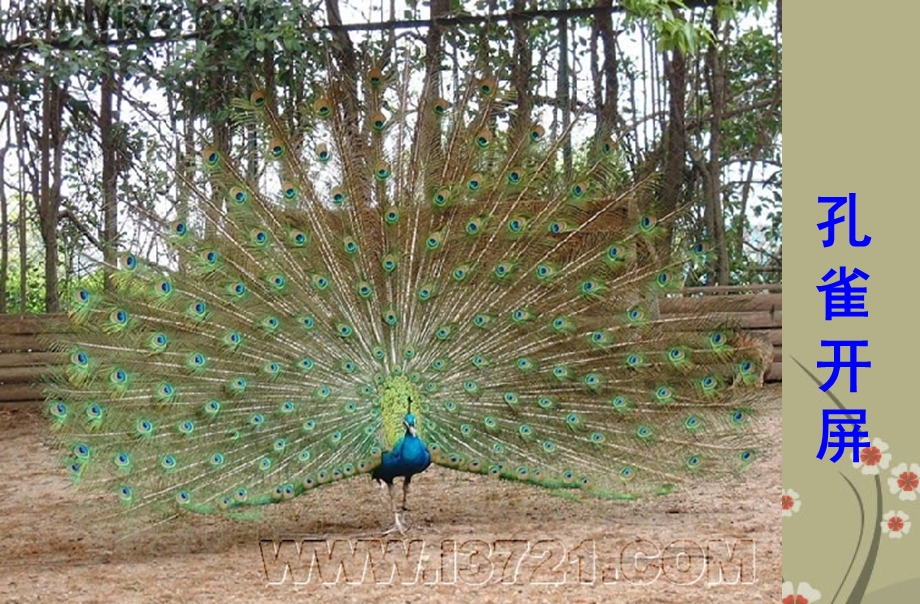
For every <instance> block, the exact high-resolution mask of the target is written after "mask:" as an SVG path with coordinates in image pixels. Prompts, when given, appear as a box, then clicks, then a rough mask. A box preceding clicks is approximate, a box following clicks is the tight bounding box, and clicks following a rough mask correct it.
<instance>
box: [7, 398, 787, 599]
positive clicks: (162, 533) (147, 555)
mask: <svg viewBox="0 0 920 604" xmlns="http://www.w3.org/2000/svg"><path fill="white" fill-rule="evenodd" d="M768 388H769V390H770V402H769V404H768V406H767V407H766V408H765V409H764V413H765V414H767V415H768V416H769V417H768V420H769V421H767V422H765V428H764V429H765V433H764V437H765V438H766V442H768V443H769V447H770V449H769V450H768V451H766V453H765V455H764V457H763V458H762V459H761V461H760V463H758V464H756V465H755V466H753V467H752V468H751V469H750V470H749V471H748V472H747V473H746V474H745V482H743V483H739V484H733V485H729V486H724V485H722V486H718V485H700V486H699V487H698V488H695V489H691V490H688V491H687V492H682V493H680V494H675V495H669V496H666V497H658V498H651V499H646V500H642V501H639V502H630V503H620V502H607V501H596V502H594V501H592V502H588V503H580V502H575V501H570V500H567V499H563V498H560V497H558V496H554V495H552V494H550V493H548V492H546V491H543V490H540V489H536V488H533V487H527V486H523V485H518V484H512V483H508V482H504V481H495V480H490V479H488V478H485V477H480V476H470V475H466V474H460V473H457V472H452V471H449V470H444V469H441V468H434V467H433V468H432V469H430V470H429V471H428V472H426V473H425V474H424V475H422V476H420V477H418V478H417V481H415V482H413V492H412V500H414V505H411V506H410V507H412V512H410V513H409V518H408V520H409V522H410V523H411V525H412V528H411V530H410V531H409V532H408V533H407V534H406V535H405V536H404V537H401V538H398V536H396V537H394V536H392V535H390V536H386V537H382V536H381V532H382V529H384V528H386V527H387V526H389V523H390V522H391V521H392V519H391V518H390V517H389V514H388V513H386V508H385V507H384V499H383V497H382V495H381V493H380V492H379V490H378V489H377V488H375V487H374V486H373V483H372V482H371V481H370V479H364V478H358V479H355V480H350V481H345V482H342V483H338V484H334V485H331V486H329V487H326V488H321V489H316V490H314V491H311V492H309V493H307V494H306V495H304V496H302V497H299V498H297V499H294V500H293V501H291V502H288V503H284V504H281V505H276V506H267V507H266V509H265V510H264V515H263V517H262V518H261V519H256V520H253V521H249V522H238V521H234V520H228V519H225V518H213V517H202V516H188V517H182V518H179V519H177V520H174V521H172V522H170V523H166V524H160V525H157V526H151V527H146V528H145V530H142V531H140V532H137V531H136V530H134V529H136V528H137V527H136V526H133V527H132V525H130V524H128V523H126V522H125V521H124V520H122V519H120V518H118V519H112V520H110V521H107V522H99V521H94V520H92V517H93V516H94V515H96V514H97V513H98V512H99V510H102V509H108V508H103V506H102V505H101V501H100V498H99V497H97V496H94V495H89V494H87V493H85V492H78V491H75V490H73V489H71V488H69V486H68V485H69V479H68V478H67V476H66V475H65V473H64V471H63V470H61V469H59V468H58V466H57V465H56V456H55V454H54V453H53V452H52V451H51V450H49V449H48V448H47V447H46V446H45V445H44V444H43V440H44V439H45V438H46V435H47V432H46V431H45V423H44V421H43V419H42V417H41V415H40V413H39V410H38V409H37V408H36V407H27V406H0V535H2V543H0V601H3V602H64V601H68V602H173V601H176V600H177V599H180V598H181V599H182V600H183V601H190V602H224V603H231V602H247V603H248V602H261V601H286V602H291V601H313V600H327V599H335V600H338V601H340V602H360V601H371V600H372V601H374V602H390V601H393V602H518V601H520V602H528V603H529V604H536V603H538V602H557V601H569V602H600V601H607V602H655V603H670V602H707V603H708V604H717V603H722V602H732V603H737V602H759V601H765V602H778V601H779V600H780V576H781V570H782V569H781V562H782V556H781V551H782V537H781V517H780V506H779V500H780V491H781V486H780V481H781V467H780V466H781V464H780V447H781V444H782V442H781V438H782V435H781V431H780V430H781V417H782V416H781V390H780V388H779V387H778V386H769V387H768ZM412 500H410V504H412V503H413V501H412ZM375 539H379V541H375ZM284 540H288V541H284ZM336 540H341V541H340V542H339V543H337V544H336V543H335V541H336ZM403 540H404V541H403ZM276 547H277V551H278V556H277V557H276V556H275V554H274V552H275V551H276ZM343 547H344V548H346V549H343ZM350 547H354V548H355V549H354V550H351V549H348V548H350ZM329 548H332V552H331V554H330V553H329ZM403 548H408V550H406V549H403ZM732 548H734V549H733V550H732ZM298 551H300V554H299V555H298ZM732 551H734V557H732V556H731V553H732ZM314 552H318V553H317V554H316V555H315V556H314ZM352 552H354V553H353V555H352ZM343 553H344V554H345V555H344V556H343V555H342V554H343ZM342 559H344V563H343V561H342ZM285 562H288V563H289V572H288V573H287V574H285V573H284V571H285ZM340 565H341V567H342V569H343V570H342V571H341V572H338V570H339V569H338V567H339V566H340ZM394 568H395V569H396V572H398V573H399V574H398V575H397V574H396V572H394V570H393V569H394ZM311 569H312V572H311ZM720 570H721V573H720ZM282 579H283V581H282Z"/></svg>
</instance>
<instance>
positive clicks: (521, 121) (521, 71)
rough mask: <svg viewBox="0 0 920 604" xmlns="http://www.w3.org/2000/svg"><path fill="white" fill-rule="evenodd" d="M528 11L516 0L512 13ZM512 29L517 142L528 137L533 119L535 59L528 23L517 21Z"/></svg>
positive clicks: (514, 136) (512, 137)
mask: <svg viewBox="0 0 920 604" xmlns="http://www.w3.org/2000/svg"><path fill="white" fill-rule="evenodd" d="M526 9H527V2H526V0H514V5H513V6H512V9H511V11H512V12H513V13H519V12H523V11H524V10H526ZM511 28H512V30H513V31H514V58H515V61H514V65H512V67H511V82H512V85H513V86H514V90H515V93H516V94H517V111H516V112H512V113H511V122H510V128H511V132H510V140H511V141H517V140H520V137H522V136H526V130H527V128H528V126H529V125H530V123H531V120H532V119H533V116H532V115H531V110H532V107H533V101H532V99H531V88H530V76H531V70H532V69H533V66H532V64H533V57H532V55H531V48H530V47H531V45H530V38H529V36H528V35H527V25H526V23H525V22H524V21H523V20H521V19H515V20H512V21H511Z"/></svg>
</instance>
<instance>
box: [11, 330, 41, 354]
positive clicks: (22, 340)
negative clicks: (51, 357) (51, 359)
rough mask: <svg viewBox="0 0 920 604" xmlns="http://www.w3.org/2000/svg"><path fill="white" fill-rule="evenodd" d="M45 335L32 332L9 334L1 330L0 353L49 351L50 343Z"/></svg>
mask: <svg viewBox="0 0 920 604" xmlns="http://www.w3.org/2000/svg"><path fill="white" fill-rule="evenodd" d="M44 337H45V336H39V335H32V334H13V335H7V334H5V333H3V332H2V331H0V353H6V352H17V351H19V352H26V351H29V350H33V351H36V352H47V351H48V343H47V342H46V341H44V340H43V338H44Z"/></svg>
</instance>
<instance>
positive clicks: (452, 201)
mask: <svg viewBox="0 0 920 604" xmlns="http://www.w3.org/2000/svg"><path fill="white" fill-rule="evenodd" d="M397 80H399V82H397ZM408 81H410V78H407V77H397V76H394V75H392V74H385V73H384V72H383V70H381V69H379V68H377V67H375V68H373V69H371V70H370V71H369V72H368V73H367V74H365V75H364V77H362V78H360V81H358V82H354V83H353V84H355V85H356V86H358V87H359V88H360V90H361V99H362V102H363V107H362V110H363V111H364V115H365V116H366V121H364V122H363V123H359V124H355V123H353V121H350V120H349V118H348V116H349V111H348V110H347V109H348V108H347V107H345V106H344V105H345V103H344V101H343V100H342V96H343V93H342V92H341V91H342V90H343V89H344V88H345V87H343V86H342V85H341V82H340V81H333V82H331V83H330V85H329V86H328V88H327V89H326V90H324V91H321V92H320V93H318V94H316V95H315V98H314V99H313V100H312V102H311V103H310V104H309V105H308V106H307V107H305V108H303V112H302V115H299V116H296V117H297V120H298V121H299V122H300V123H304V124H307V126H305V127H303V128H300V129H298V130H294V131H292V130H290V128H289V127H288V126H286V124H289V123H292V121H294V120H292V119H291V118H292V116H284V115H279V114H278V113H277V112H276V110H275V109H274V107H275V102H274V99H272V97H271V93H270V92H268V91H257V92H254V93H253V94H252V95H251V96H250V98H248V99H243V100H239V101H236V102H235V103H234V105H233V108H232V109H233V111H232V114H233V117H234V119H235V120H236V121H237V123H238V124H239V125H240V126H241V127H245V128H253V129H255V130H257V131H258V133H259V134H258V138H259V141H260V145H259V148H258V150H257V151H254V152H253V153H255V154H256V155H257V158H256V159H257V160H258V161H257V162H252V161H250V160H252V158H251V157H248V158H234V157H231V156H229V155H228V154H227V153H226V152H225V151H221V150H219V149H218V148H217V147H214V146H205V147H204V148H203V151H202V154H201V159H200V164H201V166H200V167H201V170H202V172H203V173H204V174H205V175H206V176H207V179H208V181H209V182H210V187H209V188H202V187H196V186H194V185H193V183H191V182H189V183H187V185H188V186H187V187H186V188H187V189H188V190H189V191H191V192H192V193H191V194H192V195H193V197H194V199H190V200H189V201H192V202H194V204H192V205H193V206H195V207H197V208H199V209H200V211H199V212H197V213H193V215H191V216H190V217H188V218H181V219H179V220H176V221H174V222H171V223H169V224H164V225H163V229H162V233H161V234H160V236H161V237H162V239H163V240H164V241H167V242H168V243H169V245H170V246H171V249H172V250H173V252H174V257H173V259H174V263H173V266H171V267H161V266H154V265H152V264H150V263H148V262H146V261H145V260H144V258H143V257H141V256H140V255H139V254H134V253H127V254H125V255H124V256H123V257H122V258H121V260H120V264H119V266H118V267H117V269H116V270H115V272H114V274H113V279H112V282H113V284H114V286H113V288H112V290H111V291H108V292H105V293H102V292H91V291H80V292H78V294H77V296H76V299H75V300H74V301H73V310H72V312H71V319H72V322H73V324H74V327H75V329H74V331H73V333H71V334H66V335H65V336H62V339H61V340H60V341H58V342H57V346H58V347H59V349H61V350H65V351H66V352H67V353H68V356H69V363H68V364H67V366H66V367H65V368H64V369H62V370H61V371H59V372H57V373H55V375H54V376H53V377H52V379H51V381H50V383H49V385H48V413H49V415H50V417H51V420H52V424H53V426H54V428H55V430H56V436H57V441H58V443H59V444H60V445H61V447H62V449H63V450H64V456H65V458H66V459H65V463H66V466H67V467H68V468H69V471H70V473H71V475H72V476H73V478H74V480H75V481H76V482H77V483H79V484H84V485H88V486H92V487H98V488H102V489H104V490H105V491H107V492H108V493H110V494H111V495H112V496H113V497H114V498H117V499H119V500H120V501H121V502H122V503H123V504H124V505H125V506H127V507H129V508H131V509H141V508H157V509H160V508H163V509H166V510H170V511H178V510H190V511H194V512H200V513H214V512H227V513H230V514H232V513H234V512H235V511H238V510H239V509H240V508H244V507H246V506H252V505H259V504H266V503H274V502H278V501H283V500H288V499H291V498H293V497H296V496H297V495H300V494H301V493H303V492H304V491H306V490H308V489H312V488H315V487H317V486H319V485H323V484H327V483H330V482H334V481H338V480H342V479H346V478H350V477H353V476H357V475H359V474H367V473H369V472H371V471H372V470H373V469H374V468H375V467H377V465H378V464H379V463H380V460H381V455H382V453H383V452H384V451H387V450H388V449H389V448H390V447H392V446H393V445H394V443H395V442H396V441H398V440H399V438H400V437H401V436H402V434H403V424H402V420H403V417H404V415H405V414H406V413H408V412H411V413H413V414H414V415H415V416H416V418H417V426H418V433H419V436H420V437H421V438H422V439H423V440H424V442H425V443H427V446H428V448H429V451H430V453H431V456H432V460H433V462H434V463H436V464H438V465H441V466H445V467H448V468H453V469H455V470H460V471H465V472H472V473H478V474H486V475H490V476H494V477H498V478H504V479H511V480H517V481H521V482H526V483H531V484H534V485H538V486H541V487H546V488H550V489H569V490H571V491H572V492H573V493H575V494H577V495H585V496H599V497H608V498H618V499H631V498H634V497H636V496H639V495H642V494H646V493H666V492H669V491H670V490H671V489H672V488H673V487H675V486H678V485H680V484H685V483H692V482H694V481H703V480H721V479H733V478H734V477H735V476H736V475H737V471H738V470H740V469H741V468H743V467H745V466H746V465H748V464H749V463H750V462H751V461H752V460H753V459H754V458H755V457H756V448H755V440H754V437H753V436H752V430H751V421H752V418H753V417H754V414H755V413H756V396H748V395H745V394H744V391H742V390H739V388H736V387H735V386H739V385H740V386H744V385H746V384H747V383H754V382H756V381H757V378H758V377H759V376H760V375H761V373H762V364H761V362H760V361H759V357H758V356H757V355H756V354H755V352H753V351H752V347H751V346H750V345H744V342H743V341H742V340H741V339H740V338H739V335H738V334H736V333H735V332H734V331H733V330H732V329H731V328H730V327H728V326H725V325H722V324H720V323H719V322H718V321H717V320H714V319H711V318H707V317H705V316H700V315H699V314H692V315H688V316H668V317H666V318H665V317H662V316H659V315H658V313H657V311H656V308H657V306H656V300H657V299H658V298H659V297H661V296H663V295H665V294H667V293H668V292H671V291H675V290H678V289H679V288H680V286H681V283H682V282H683V280H684V276H685V274H686V267H687V263H688V262H693V261H694V260H699V258H700V257H701V256H705V255H706V253H707V252H705V250H704V249H703V248H702V247H697V248H695V249H691V250H687V253H686V254H683V255H680V256H679V257H676V258H661V257H660V251H659V250H658V248H659V247H660V246H658V245H657V239H658V238H659V237H660V236H661V234H662V232H663V229H664V228H665V227H666V226H667V223H668V222H669V221H671V220H673V218H674V216H663V217H658V218H656V217H654V215H653V214H652V213H651V211H650V208H651V207H652V206H653V200H654V191H655V187H654V183H653V182H640V183H629V182H628V181H627V180H626V179H625V178H624V176H623V170H622V168H621V166H620V164H619V162H618V161H617V157H616V153H615V150H616V144H615V143H614V142H613V141H602V142H601V144H598V145H595V146H594V147H593V148H592V153H591V154H590V156H589V158H588V159H587V160H586V161H584V162H583V165H582V166H581V167H579V168H578V169H577V170H576V173H575V174H574V175H572V177H570V178H565V177H563V176H562V175H561V173H560V171H559V170H558V166H557V161H556V158H557V156H558V153H557V152H558V151H559V149H560V148H561V144H562V143H561V140H562V138H561V137H560V138H559V139H557V140H547V137H546V135H545V129H544V128H543V127H542V126H540V125H538V124H530V125H526V124H525V126H524V127H522V128H517V129H515V131H509V130H508V129H502V128H501V127H500V126H499V125H500V124H501V123H503V122H502V120H503V116H506V115H507V113H508V112H509V111H510V107H511V105H512V101H513V95H511V94H509V93H505V92H503V91H502V90H501V89H500V87H499V85H498V83H497V81H496V80H495V79H493V78H490V77H487V78H480V79H471V81H470V82H469V85H468V86H467V87H466V89H465V91H464V92H463V93H462V94H459V95H457V98H456V99H455V100H454V101H453V102H448V101H447V100H444V99H439V98H436V97H435V96H434V95H432V94H428V93H425V94H421V95H419V94H413V93H412V92H411V90H410V88H411V87H410V86H409V85H408V84H406V82H408ZM400 82H402V83H400ZM423 92H424V91H423ZM418 99H421V101H419V100H418ZM413 103H415V104H416V105H415V106H414V105H413ZM255 130H254V131H255ZM252 165H256V166H257V169H256V170H253V169H251V168H250V167H247V166H252Z"/></svg>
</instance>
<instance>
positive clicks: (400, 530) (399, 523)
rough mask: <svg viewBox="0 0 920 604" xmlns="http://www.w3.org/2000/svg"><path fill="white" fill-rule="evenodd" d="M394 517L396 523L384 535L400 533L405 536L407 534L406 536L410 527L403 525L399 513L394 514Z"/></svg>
mask: <svg viewBox="0 0 920 604" xmlns="http://www.w3.org/2000/svg"><path fill="white" fill-rule="evenodd" d="M393 517H394V518H395V522H394V524H393V526H392V527H390V528H389V529H387V530H386V531H384V532H383V534H384V535H392V534H393V533H397V532H398V533H399V534H400V535H405V534H406V530H408V527H407V526H406V524H404V523H403V521H402V520H400V518H399V514H398V513H397V514H393Z"/></svg>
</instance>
